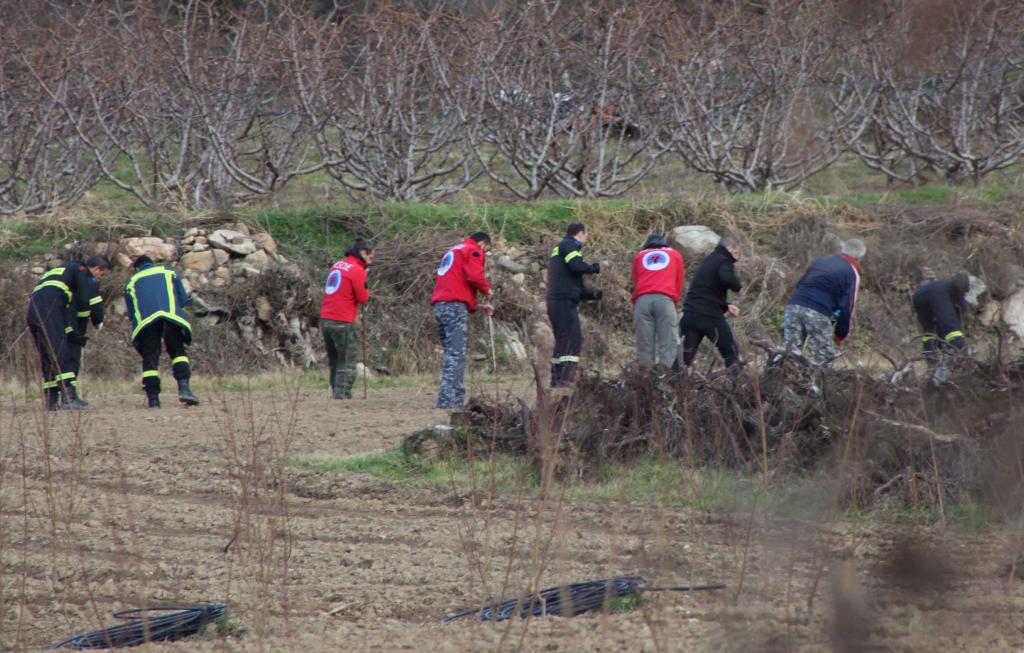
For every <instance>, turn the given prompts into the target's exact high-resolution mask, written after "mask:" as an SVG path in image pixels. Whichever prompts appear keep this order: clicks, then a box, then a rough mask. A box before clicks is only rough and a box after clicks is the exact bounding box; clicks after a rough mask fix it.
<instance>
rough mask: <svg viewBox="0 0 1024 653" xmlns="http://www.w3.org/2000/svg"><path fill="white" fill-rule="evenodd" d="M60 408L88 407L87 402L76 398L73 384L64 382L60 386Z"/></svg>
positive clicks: (83, 408) (80, 408) (76, 408)
mask: <svg viewBox="0 0 1024 653" xmlns="http://www.w3.org/2000/svg"><path fill="white" fill-rule="evenodd" d="M60 393H61V402H60V409H61V410H86V409H87V408H89V404H87V403H85V402H84V401H82V400H81V399H79V398H78V391H77V390H76V389H75V386H73V385H71V384H70V383H66V384H64V385H63V386H61V390H60Z"/></svg>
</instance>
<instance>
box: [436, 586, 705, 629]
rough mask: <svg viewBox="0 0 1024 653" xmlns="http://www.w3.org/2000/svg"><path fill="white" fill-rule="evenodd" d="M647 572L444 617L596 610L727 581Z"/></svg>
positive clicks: (551, 589)
mask: <svg viewBox="0 0 1024 653" xmlns="http://www.w3.org/2000/svg"><path fill="white" fill-rule="evenodd" d="M646 582H647V581H645V580H644V578H643V576H616V577H615V578H607V579H603V580H592V581H586V582H583V583H573V584H571V585H561V586H558V587H549V588H547V589H545V590H541V591H540V592H537V593H536V594H534V595H532V596H526V597H522V598H517V599H509V600H507V601H503V602H501V603H493V604H491V605H485V606H483V607H482V608H470V609H468V610H463V611H462V612H458V613H456V614H453V615H448V616H447V617H444V618H443V619H442V620H441V622H442V623H449V622H451V621H454V620H456V619H461V618H463V617H474V618H475V619H476V620H477V621H505V620H506V619H511V618H512V617H514V616H515V615H517V614H518V615H519V617H520V618H521V619H526V618H527V617H530V616H533V617H544V616H550V615H558V616H566V617H571V616H575V615H578V614H582V613H584V612H588V611H590V610H595V609H597V608H600V607H602V606H604V605H605V604H606V603H610V602H611V601H613V600H615V599H617V598H619V597H623V596H629V595H631V594H640V593H642V592H699V591H704V590H717V589H722V588H724V587H725V585H722V584H719V583H714V584H709V585H680V586H676V587H647V586H646Z"/></svg>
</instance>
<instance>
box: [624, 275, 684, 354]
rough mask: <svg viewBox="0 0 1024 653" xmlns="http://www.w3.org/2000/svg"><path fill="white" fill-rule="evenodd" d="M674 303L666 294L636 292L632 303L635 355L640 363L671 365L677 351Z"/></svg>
mask: <svg viewBox="0 0 1024 653" xmlns="http://www.w3.org/2000/svg"><path fill="white" fill-rule="evenodd" d="M678 319H679V317H678V315H677V314H676V304H675V302H673V301H672V299H671V298H669V297H668V296H666V295H662V294H660V293H650V294H648V295H640V296H639V297H637V298H636V304H634V305H633V325H634V326H635V328H636V358H637V361H638V362H639V363H640V364H641V365H647V366H654V365H655V364H657V365H664V366H665V367H672V364H673V363H675V362H676V355H677V352H678V351H679V334H678V333H677V332H676V323H677V321H678Z"/></svg>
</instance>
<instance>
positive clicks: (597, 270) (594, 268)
mask: <svg viewBox="0 0 1024 653" xmlns="http://www.w3.org/2000/svg"><path fill="white" fill-rule="evenodd" d="M590 273H591V274H601V264H600V263H591V264H590Z"/></svg>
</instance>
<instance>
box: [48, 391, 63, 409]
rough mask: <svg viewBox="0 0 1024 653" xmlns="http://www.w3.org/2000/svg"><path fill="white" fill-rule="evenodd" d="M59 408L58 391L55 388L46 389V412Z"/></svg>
mask: <svg viewBox="0 0 1024 653" xmlns="http://www.w3.org/2000/svg"><path fill="white" fill-rule="evenodd" d="M59 408H60V390H58V389H57V388H47V389H46V410H58V409H59Z"/></svg>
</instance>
